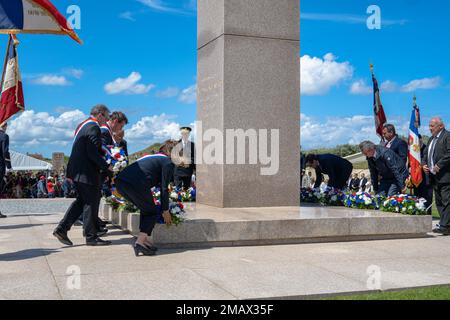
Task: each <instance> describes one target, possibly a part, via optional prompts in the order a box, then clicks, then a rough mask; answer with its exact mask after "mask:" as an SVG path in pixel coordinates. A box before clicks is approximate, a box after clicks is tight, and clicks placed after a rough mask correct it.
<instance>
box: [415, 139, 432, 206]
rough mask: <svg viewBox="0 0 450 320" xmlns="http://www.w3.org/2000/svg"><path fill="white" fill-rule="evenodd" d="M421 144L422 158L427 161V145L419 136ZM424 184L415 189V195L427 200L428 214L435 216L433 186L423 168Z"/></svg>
mask: <svg viewBox="0 0 450 320" xmlns="http://www.w3.org/2000/svg"><path fill="white" fill-rule="evenodd" d="M419 142H420V158H421V159H422V162H423V160H424V159H425V155H426V153H427V145H426V144H424V143H423V139H422V136H421V135H420V134H419ZM422 177H423V179H422V182H421V184H420V185H419V186H418V187H417V188H416V187H414V195H416V196H417V197H419V198H424V199H425V200H427V203H426V205H427V207H428V214H430V215H431V214H433V210H432V204H433V185H432V184H431V179H430V175H429V174H427V173H426V172H425V171H424V170H423V168H422Z"/></svg>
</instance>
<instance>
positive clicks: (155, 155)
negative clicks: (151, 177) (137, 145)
mask: <svg viewBox="0 0 450 320" xmlns="http://www.w3.org/2000/svg"><path fill="white" fill-rule="evenodd" d="M149 158H168V157H167V156H166V155H165V154H163V153H156V154H148V155H145V156H143V157H142V158H139V159H137V160H136V161H137V162H139V161H142V160H145V159H149Z"/></svg>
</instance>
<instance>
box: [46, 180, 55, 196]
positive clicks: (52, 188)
mask: <svg viewBox="0 0 450 320" xmlns="http://www.w3.org/2000/svg"><path fill="white" fill-rule="evenodd" d="M47 192H48V193H47V194H48V197H49V198H54V197H55V184H54V183H53V178H52V177H48V181H47Z"/></svg>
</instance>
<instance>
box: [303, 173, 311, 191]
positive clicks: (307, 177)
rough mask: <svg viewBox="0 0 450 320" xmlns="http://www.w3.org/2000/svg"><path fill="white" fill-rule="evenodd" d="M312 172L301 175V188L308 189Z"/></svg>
mask: <svg viewBox="0 0 450 320" xmlns="http://www.w3.org/2000/svg"><path fill="white" fill-rule="evenodd" d="M311 179H312V172H311V171H308V173H307V174H305V175H303V179H302V187H304V188H309V187H310V186H311Z"/></svg>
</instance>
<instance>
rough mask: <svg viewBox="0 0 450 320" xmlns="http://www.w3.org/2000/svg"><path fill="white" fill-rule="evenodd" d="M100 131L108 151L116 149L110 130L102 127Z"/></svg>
mask: <svg viewBox="0 0 450 320" xmlns="http://www.w3.org/2000/svg"><path fill="white" fill-rule="evenodd" d="M100 131H101V133H102V144H103V145H104V146H105V147H107V148H108V149H111V148H112V147H114V139H113V137H112V135H111V132H110V130H108V129H107V128H105V127H101V128H100Z"/></svg>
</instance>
